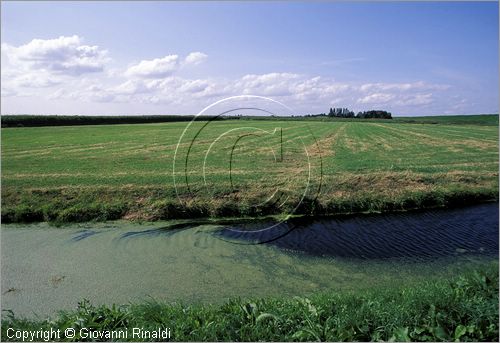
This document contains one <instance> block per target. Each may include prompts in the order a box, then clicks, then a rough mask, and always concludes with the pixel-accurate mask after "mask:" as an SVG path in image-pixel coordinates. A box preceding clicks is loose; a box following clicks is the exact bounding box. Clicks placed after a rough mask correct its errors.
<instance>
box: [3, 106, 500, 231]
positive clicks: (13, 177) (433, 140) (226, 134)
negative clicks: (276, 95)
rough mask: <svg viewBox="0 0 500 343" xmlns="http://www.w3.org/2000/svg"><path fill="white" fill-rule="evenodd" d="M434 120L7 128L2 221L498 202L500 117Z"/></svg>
mask: <svg viewBox="0 0 500 343" xmlns="http://www.w3.org/2000/svg"><path fill="white" fill-rule="evenodd" d="M471 117H472V118H471ZM433 118H434V120H433V121H431V123H434V125H430V124H429V125H423V124H420V125H419V124H416V123H408V122H402V121H400V120H394V121H376V120H371V121H363V120H357V121H356V120H353V121H341V120H339V121H326V122H324V121H315V120H310V121H307V120H302V121H300V120H297V121H292V120H281V121H280V120H223V121H216V122H206V123H204V122H195V123H193V124H192V126H190V127H189V128H188V129H187V130H186V134H185V135H184V137H183V139H182V140H181V141H180V144H179V146H178V143H179V138H180V137H181V134H182V133H183V130H184V129H185V128H186V125H187V123H185V122H175V123H159V124H127V125H96V126H91V125H88V126H59V127H19V128H3V129H2V220H3V222H23V221H24V222H26V221H43V220H47V221H55V222H69V221H87V220H106V219H117V218H126V219H141V220H156V219H168V218H192V217H228V216H258V215H279V214H283V213H284V214H291V213H297V214H339V213H356V212H367V211H394V210H406V209H413V208H423V207H435V206H451V205H457V204H467V203H470V202H475V201H486V200H496V199H497V198H498V116H466V117H464V118H459V119H458V124H457V118H456V117H452V118H451V119H453V120H451V119H449V118H448V119H446V118H445V117H441V118H445V119H438V120H436V119H435V118H439V117H433ZM419 119H421V118H417V119H415V122H417V123H425V122H426V121H425V120H424V121H421V120H419ZM436 123H437V124H436ZM275 129H276V131H275ZM273 132H274V133H273ZM177 146H178V149H176V148H177ZM186 156H188V157H187V159H186ZM174 157H176V164H175V166H176V168H175V172H173V162H174ZM174 175H175V181H176V183H175V184H176V186H177V188H176V187H174V182H173V176H174Z"/></svg>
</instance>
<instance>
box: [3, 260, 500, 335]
mask: <svg viewBox="0 0 500 343" xmlns="http://www.w3.org/2000/svg"><path fill="white" fill-rule="evenodd" d="M134 327H135V328H143V329H145V330H150V331H155V330H158V329H160V330H165V329H166V328H169V329H170V335H171V336H170V339H168V340H171V341H260V340H263V341H381V340H382V341H388V340H391V341H400V342H405V341H434V342H439V341H490V342H496V341H498V263H493V264H491V265H487V266H485V267H483V268H481V270H479V271H475V272H467V273H464V275H462V276H460V277H455V278H452V279H451V280H449V279H443V280H439V281H437V282H421V283H417V284H411V285H408V286H405V287H401V286H397V287H394V286H393V287H384V288H380V287H373V288H372V289H370V290H366V291H362V292H356V293H352V292H335V293H334V292H325V293H322V294H316V295H314V296H311V297H310V298H299V297H295V298H268V299H259V300H256V301H245V300H241V299H234V300H231V301H229V302H227V303H226V304H224V305H222V306H221V305H201V304H198V305H191V306H187V305H182V304H165V303H156V302H154V301H151V302H149V303H142V304H132V305H127V306H109V307H108V306H100V307H94V306H92V305H90V304H89V303H88V302H85V301H83V302H81V303H80V306H79V307H78V308H77V309H76V310H74V311H66V312H61V313H60V314H59V315H58V316H57V317H56V318H52V319H42V318H40V319H34V320H33V319H23V318H18V317H15V316H14V315H12V314H11V315H10V316H9V315H6V316H5V317H4V319H3V320H2V337H3V338H4V339H7V340H8V341H20V340H21V339H20V338H17V339H16V338H15V336H14V334H15V332H16V330H30V331H32V332H35V331H37V330H38V331H39V330H50V329H54V330H57V329H60V330H61V333H62V332H64V330H65V329H67V328H73V329H75V332H76V337H75V338H74V339H69V338H66V337H65V336H64V334H61V337H60V338H54V337H52V339H51V340H56V341H72V340H77V341H91V340H103V341H104V340H106V341H111V340H116V341H127V340H130V341H159V340H160V339H159V338H156V339H155V337H148V336H146V337H140V336H139V337H137V336H135V337H134V336H133V335H132V331H131V329H130V328H134ZM82 328H87V329H84V330H83V331H81V330H80V329H82ZM8 329H9V331H7V330H8ZM91 331H93V332H94V333H96V334H97V333H100V334H101V335H106V334H108V335H110V336H109V337H114V339H110V338H107V339H106V337H105V336H101V338H94V339H91V338H90V337H89V333H90V332H91ZM112 331H114V333H113V335H115V336H111V332H112ZM124 332H127V334H128V335H127V336H124ZM118 333H120V335H121V336H116V335H117V334H118ZM38 340H42V339H38Z"/></svg>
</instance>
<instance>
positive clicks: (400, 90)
mask: <svg viewBox="0 0 500 343" xmlns="http://www.w3.org/2000/svg"><path fill="white" fill-rule="evenodd" d="M1 10H2V11H1V12H2V13H1V42H2V45H1V81H2V85H1V113H2V114H78V115H129V114H130V115H133V114H196V113H199V112H200V111H201V110H202V109H203V108H205V107H206V106H208V105H210V104H212V103H214V102H216V101H218V100H221V99H224V98H227V97H231V96H237V95H257V96H263V97H268V98H271V99H273V100H276V101H279V102H281V103H283V104H285V105H286V106H287V107H288V108H290V109H291V110H290V111H291V113H293V114H308V113H322V112H328V110H329V108H330V107H347V108H349V109H351V110H353V111H355V112H358V111H364V110H371V109H382V110H388V111H391V112H392V113H393V115H396V116H412V115H441V114H478V113H498V105H499V98H498V93H499V89H498V85H499V79H498V74H499V70H498V62H499V61H498V50H499V49H498V48H499V47H498V29H499V27H498V2H476V3H472V2H439V3H429V2H411V3H401V2H399V3H398V2H379V3H364V2H350V3H349V2H309V3H305V2H183V3H180V2H159V1H156V2H132V1H129V2H120V1H113V2H83V1H82V2H59V1H58V2H14V1H8V2H5V1H2V2H1ZM278 114H281V113H278Z"/></svg>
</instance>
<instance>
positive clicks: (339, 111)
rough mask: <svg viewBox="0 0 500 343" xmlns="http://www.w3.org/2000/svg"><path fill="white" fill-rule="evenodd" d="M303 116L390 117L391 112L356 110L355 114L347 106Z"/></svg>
mask: <svg viewBox="0 0 500 343" xmlns="http://www.w3.org/2000/svg"><path fill="white" fill-rule="evenodd" d="M305 117H331V118H332V117H333V118H361V119H392V114H391V112H387V111H382V110H370V111H364V112H358V113H357V114H356V115H355V114H354V112H353V111H351V110H349V109H348V108H331V107H330V111H329V112H328V114H326V113H319V114H307V115H305Z"/></svg>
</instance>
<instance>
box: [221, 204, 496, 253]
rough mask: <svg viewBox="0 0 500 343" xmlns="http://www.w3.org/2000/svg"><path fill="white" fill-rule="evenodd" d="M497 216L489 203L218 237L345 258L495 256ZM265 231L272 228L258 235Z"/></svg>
mask: <svg viewBox="0 0 500 343" xmlns="http://www.w3.org/2000/svg"><path fill="white" fill-rule="evenodd" d="M498 214H499V211H498V204H496V203H490V204H482V205H477V206H471V207H466V208H459V209H453V210H442V209H441V210H433V211H425V212H414V213H397V214H390V215H365V216H356V217H350V218H342V219H332V218H295V219H291V220H288V221H286V222H283V223H279V224H277V223H273V222H266V223H260V224H256V223H250V224H248V223H247V224H240V225H228V226H227V227H226V228H225V229H223V230H221V231H220V232H219V233H218V234H219V235H220V236H221V237H223V238H225V239H228V240H235V241H242V242H247V243H254V244H272V245H275V246H277V247H279V248H283V249H288V250H294V251H301V252H305V253H308V254H312V255H320V256H324V255H328V256H335V257H344V258H360V259H385V258H401V257H408V258H433V257H440V256H450V255H455V254H456V253H457V252H460V253H473V254H477V253H480V254H488V255H498ZM273 225H276V226H274V227H273ZM266 226H269V227H271V228H270V229H269V230H262V228H263V227H266Z"/></svg>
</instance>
